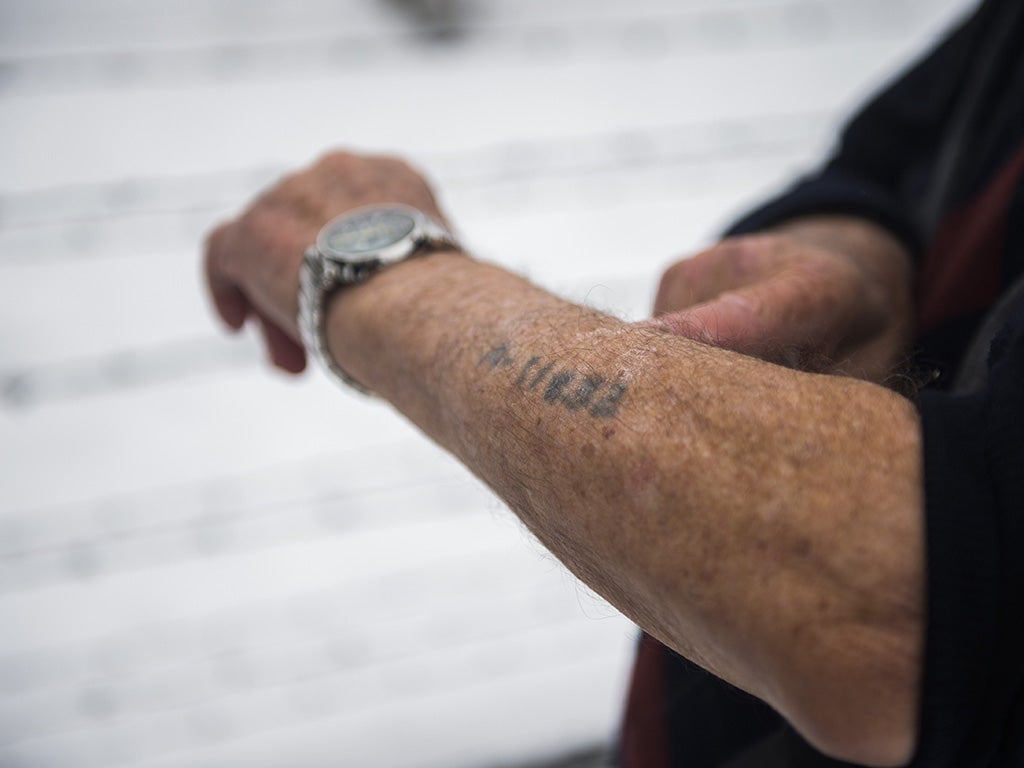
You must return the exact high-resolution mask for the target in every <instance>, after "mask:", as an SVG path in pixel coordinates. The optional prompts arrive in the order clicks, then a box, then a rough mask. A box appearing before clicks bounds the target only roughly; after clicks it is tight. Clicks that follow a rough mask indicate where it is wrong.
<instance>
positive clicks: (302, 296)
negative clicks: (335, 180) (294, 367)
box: [299, 246, 375, 397]
mask: <svg viewBox="0 0 1024 768" xmlns="http://www.w3.org/2000/svg"><path fill="white" fill-rule="evenodd" d="M351 267H352V265H350V264H345V265H341V264H337V263H335V262H333V261H329V260H327V259H324V258H323V257H322V256H321V255H320V253H319V252H318V251H317V249H316V246H311V247H309V248H307V249H306V252H305V253H304V254H303V257H302V268H301V269H300V270H299V318H300V322H299V332H300V333H301V334H302V343H303V344H304V345H305V347H306V349H307V350H311V351H312V352H313V354H314V355H315V356H316V358H317V359H318V360H319V361H320V362H321V363H322V364H323V366H324V367H325V368H326V369H327V370H328V372H329V373H331V374H332V375H333V376H334V377H335V378H336V379H337V380H338V381H340V382H341V383H343V384H345V385H346V386H349V387H351V388H352V389H354V390H356V391H357V392H360V393H362V394H364V395H368V396H370V397H374V396H375V395H374V392H373V391H372V390H370V389H368V388H367V387H364V386H363V385H362V384H361V383H359V382H358V381H357V380H356V379H354V378H353V377H352V376H350V375H349V374H348V373H347V372H346V371H345V369H344V368H342V367H341V366H340V365H338V364H337V363H336V362H335V360H334V356H333V355H331V352H330V350H329V349H328V347H327V318H326V304H327V297H328V295H329V294H331V293H333V292H334V291H335V290H337V289H338V288H340V287H342V286H345V285H354V284H356V283H359V282H362V281H363V280H365V279H366V278H367V277H369V275H370V274H372V272H373V270H355V269H352V268H351Z"/></svg>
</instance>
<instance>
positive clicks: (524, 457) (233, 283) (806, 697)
mask: <svg viewBox="0 0 1024 768" xmlns="http://www.w3.org/2000/svg"><path fill="white" fill-rule="evenodd" d="M384 201H394V202H402V203H409V204H413V205H416V206H417V207H420V208H421V209H424V210H426V211H427V212H429V213H433V214H435V215H437V212H436V209H434V207H433V205H434V204H433V200H432V198H431V197H430V193H429V190H428V189H427V187H426V185H425V184H423V182H422V181H421V180H420V179H419V177H417V176H416V175H415V174H414V173H412V172H411V171H409V170H408V169H406V168H404V166H401V165H400V164H396V163H394V162H393V161H387V160H371V159H362V158H358V157H354V156H350V155H334V156H331V157H328V158H327V159H326V160H325V161H323V162H321V163H320V164H318V165H317V166H315V167H314V168H313V169H311V170H310V171H308V172H306V173H304V174H300V175H298V176H295V177H292V178H291V179H289V180H287V181H286V182H284V183H283V184H282V185H280V186H279V187H278V188H276V189H275V190H272V191H271V192H269V193H267V194H265V195H264V196H263V197H262V198H260V200H259V201H257V203H256V204H255V205H254V207H253V208H251V209H250V210H249V212H248V213H247V214H246V215H245V216H243V217H242V218H241V219H240V220H238V221H236V222H234V223H232V224H230V225H227V226H226V227H224V228H222V229H221V230H219V231H218V232H217V233H215V234H214V236H213V237H212V238H211V241H210V249H209V256H208V276H209V279H210V283H211V287H212V290H213V294H214V298H215V302H216V304H217V306H218V308H219V310H220V312H221V315H222V316H223V317H224V319H225V320H226V321H227V322H228V323H229V324H231V325H233V326H235V327H238V326H240V325H241V324H242V322H244V320H245V318H246V317H247V316H250V315H253V314H256V315H258V316H259V317H260V318H261V319H262V321H263V324H264V327H265V329H267V336H268V343H269V345H270V347H271V349H272V354H273V357H274V359H275V360H276V361H277V362H278V364H279V365H281V366H282V367H284V368H286V369H291V370H294V369H298V368H301V366H302V355H301V351H300V350H299V349H298V347H297V345H296V344H295V343H294V339H295V338H297V335H296V331H295V320H294V318H295V312H296V303H295V292H296V288H297V271H298V262H299V258H300V256H301V253H302V251H303V248H304V247H305V246H306V245H307V244H308V243H309V242H310V241H311V240H312V239H313V238H314V237H315V235H316V232H317V230H318V229H319V227H320V225H322V224H323V223H324V222H325V221H326V220H327V219H328V218H330V217H331V216H332V215H334V214H337V213H340V212H342V211H344V210H347V209H349V208H352V207H355V206H356V205H359V204H364V203H373V202H384ZM327 339H328V344H329V348H330V352H331V354H332V355H333V356H334V358H335V360H336V361H337V362H338V363H339V364H340V365H341V366H342V367H343V368H344V369H346V370H347V371H348V372H349V373H350V374H352V375H353V376H354V377H355V378H356V379H357V380H359V381H361V382H363V383H364V384H366V385H367V386H369V387H370V388H372V389H373V390H375V391H376V392H378V393H379V394H381V395H382V396H383V397H385V398H386V399H387V400H389V401H390V402H391V403H392V404H393V405H394V406H395V407H396V408H397V409H398V410H400V411H401V412H402V413H403V414H405V415H406V416H407V417H408V418H409V419H411V420H412V421H413V422H414V423H415V424H416V425H417V426H419V427H420V428H421V429H422V430H423V431H424V432H425V433H426V434H427V435H429V436H430V437H431V438H432V439H434V440H435V441H436V442H438V443H439V444H440V445H442V446H443V447H445V448H446V449H447V450H449V451H451V452H452V453H453V454H455V455H456V456H457V457H458V458H459V459H460V460H462V461H463V462H464V463H465V464H466V465H467V466H468V467H469V468H470V469H471V470H472V471H473V472H475V473H476V474H477V475H478V476H480V477H481V478H482V479H483V480H484V481H485V482H487V483H488V484H489V485H490V486H491V487H492V488H494V490H495V491H496V492H497V493H498V494H499V495H500V496H501V497H502V498H503V499H505V500H506V501H507V502H508V504H509V506H510V507H511V508H512V509H513V511H514V512H515V513H516V514H517V515H519V517H520V518H521V519H522V520H523V521H524V522H525V524H526V525H527V526H528V527H529V528H530V529H531V530H532V531H533V532H534V533H535V534H536V535H537V537H538V538H539V539H540V540H541V541H542V542H543V543H544V544H545V545H546V546H547V547H548V548H549V549H550V550H551V551H552V552H554V553H555V554H556V555H557V556H558V557H559V558H560V559H561V560H562V561H563V562H564V563H565V564H566V565H567V566H568V567H569V568H570V569H572V570H573V571H574V572H575V573H576V574H577V575H579V576H580V578H582V579H583V580H584V581H585V582H586V583H587V584H589V585H590V586H591V587H593V588H594V589H595V590H597V591H598V592H600V593H601V594H602V595H604V596H605V597H606V598H607V599H608V600H610V601H611V602H612V603H613V604H615V605H616V606H617V607H618V608H620V609H621V610H622V611H623V612H624V613H625V614H626V615H628V616H630V617H631V618H632V619H634V620H635V621H636V622H637V623H638V624H639V625H640V626H641V627H643V628H644V629H645V630H647V631H648V632H650V633H651V634H652V635H654V636H655V637H657V638H658V639H660V640H662V641H663V642H664V643H666V644H667V645H669V646H671V647H672V648H674V649H675V650H677V651H678V652H680V653H681V654H683V655H684V656H686V657H688V658H690V659H692V660H694V661H696V662H697V663H699V664H701V665H702V666H704V667H706V668H707V669H709V670H711V671H712V672H714V673H715V674H717V675H719V676H721V677H723V678H724V679H726V680H728V681H730V682H732V683H733V684H735V685H737V686H738V687H740V688H743V689H744V690H747V691H749V692H751V693H753V694H754V695H756V696H759V697H760V698H762V699H764V700H765V701H767V702H769V703H770V704H771V705H773V706H774V707H775V708H776V709H778V710H779V712H781V713H782V714H783V715H784V716H785V717H787V718H788V719H789V720H790V721H791V722H792V723H793V725H794V726H795V727H796V728H797V729H798V730H799V731H800V732H801V733H802V734H803V735H804V736H805V737H806V738H807V739H808V740H809V741H810V742H811V743H813V744H815V745H816V746H817V747H819V748H820V749H822V750H823V751H825V752H827V753H830V754H833V755H836V756H838V757H841V758H844V759H848V760H855V761H858V762H866V763H871V764H878V765H896V764H899V763H902V762H905V761H907V760H908V759H909V758H910V756H911V754H912V751H913V746H914V739H915V725H916V707H917V697H918V683H919V680H918V678H919V665H920V655H921V644H922V626H923V601H924V598H923V589H924V588H923V569H924V564H923V560H924V556H923V541H922V540H923V531H922V525H923V524H922V498H921V495H922V491H921V485H922V480H921V452H920V446H919V440H920V437H919V434H920V433H919V424H918V419H917V415H916V412H915V410H914V408H913V407H912V406H911V404H910V403H908V402H907V401H905V400H903V399H901V398H899V397H898V396H896V395H894V394H893V393H891V392H889V391H888V390H885V389H883V388H881V387H878V386H874V385H871V384H867V383H864V382H862V381H857V380H853V379H847V378H839V377H829V376H822V375H813V374H808V373H801V372H797V371H794V370H790V369H787V368H783V367H780V366H776V365H772V364H769V363H765V362H762V361H759V360H756V359H753V358H751V357H746V356H743V355H740V354H737V353H735V352H731V351H726V350H721V349H716V348H714V347H711V346H708V345H705V344H701V343H699V342H696V341H693V340H691V339H688V338H685V337H681V336H677V335H674V334H672V333H666V332H663V331H659V330H656V329H652V328H650V327H646V326H643V325H635V324H629V323H625V322H622V321H620V320H617V319H615V318H613V317H609V316H607V315H604V314H601V313H599V312H595V311H593V310H590V309H586V308H583V307H580V306H578V305H575V304H572V303H569V302H566V301H564V300H562V299H559V298H557V297H555V296H552V295H551V294H549V293H547V292H546V291H544V290H542V289H539V288H537V287H536V286H534V285H532V284H530V283H529V282H527V281H525V280H523V279H522V278H520V277H518V276H516V275H514V274H511V273H509V272H507V271H505V270H503V269H499V268H497V267H494V266H490V265H487V264H483V263H480V262H478V261H475V260H473V259H471V258H469V257H467V256H465V255H462V254H458V253H454V252H439V253H435V254H432V255H429V256H426V257H423V258H416V259H412V260H410V261H407V262H404V263H402V264H400V265H398V266H396V267H394V268H391V269H388V270H386V271H384V272H382V273H380V274H378V275H376V276H374V277H372V278H371V279H370V280H369V281H368V282H367V283H364V284H362V285H359V286H357V287H352V288H347V289H344V290H343V291H341V292H340V293H339V294H338V295H337V296H336V297H335V298H334V299H333V301H332V302H331V303H330V306H329V312H328V317H327ZM424 545H425V546H429V542H425V544H424Z"/></svg>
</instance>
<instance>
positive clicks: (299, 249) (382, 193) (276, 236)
mask: <svg viewBox="0 0 1024 768" xmlns="http://www.w3.org/2000/svg"><path fill="white" fill-rule="evenodd" d="M378 203H404V204H405V205H410V206H412V207H414V208H418V209H419V210H421V211H423V212H424V213H426V214H428V215H430V216H432V217H435V218H437V219H438V220H439V221H444V217H443V216H442V215H441V212H440V211H439V210H438V207H437V202H436V201H435V199H434V195H433V193H432V192H431V189H430V186H429V185H428V184H427V182H426V181H425V180H424V179H423V177H422V176H421V175H420V174H419V173H417V172H416V171H415V170H413V169H412V168H410V167H409V166H408V165H406V164H405V163H404V162H402V161H401V160H397V159H394V158H390V157H366V156H361V155H355V154H351V153H348V152H331V153H329V154H327V155H325V156H324V157H322V158H321V159H320V160H319V161H317V162H316V163H314V164H313V165H312V166H310V167H309V168H307V169H305V170H303V171H301V172H299V173H295V174H293V175H290V176H287V177H285V178H284V179H282V180H281V181H280V182H278V183H277V184H276V185H274V186H273V187H271V188H270V189H268V190H267V191H265V192H264V193H263V194H261V195H260V196H259V197H257V198H256V199H255V200H254V201H253V203H252V204H251V205H250V206H249V208H248V209H247V210H246V211H245V212H243V213H242V214H241V215H240V216H239V217H238V218H236V219H234V220H232V221H229V222H226V223H224V224H222V225H220V226H219V227H217V228H216V229H215V230H214V231H213V232H212V233H211V234H210V235H209V237H208V238H207V240H206V252H205V270H206V282H207V287H208V288H209V291H210V296H211V298H212V301H213V305H214V307H215V308H216V310H217V313H218V314H219V315H220V317H221V319H223V321H224V322H225V323H226V324H227V325H228V327H230V328H231V329H233V330H238V329H240V328H241V327H242V326H243V325H244V324H245V322H246V320H247V319H251V320H254V321H256V322H258V323H259V324H260V327H261V330H262V334H263V338H264V340H265V342H266V346H267V351H268V354H269V356H270V359H271V361H272V362H273V363H274V365H276V366H277V367H278V368H281V369H282V370H285V371H289V372H292V373H297V372H299V371H301V370H303V368H305V365H306V354H305V351H304V350H303V347H302V344H301V340H300V337H299V331H298V324H297V315H298V289H299V264H300V263H301V261H302V254H303V252H304V251H305V250H306V248H307V247H309V246H310V245H311V244H313V243H314V242H315V241H316V236H317V234H318V233H319V231H320V229H321V227H323V225H324V224H326V223H327V222H328V221H329V220H330V219H332V218H334V217H335V216H337V215H339V214H342V213H344V212H345V211H348V210H352V209H354V208H358V207H360V206H363V205H372V204H378Z"/></svg>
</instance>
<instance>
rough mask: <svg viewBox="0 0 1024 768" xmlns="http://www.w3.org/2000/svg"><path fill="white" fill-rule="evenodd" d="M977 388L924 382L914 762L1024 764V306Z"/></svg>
mask: <svg viewBox="0 0 1024 768" xmlns="http://www.w3.org/2000/svg"><path fill="white" fill-rule="evenodd" d="M1017 310H1018V311H1017V314H1016V319H1015V322H1014V323H1012V324H1011V326H1010V327H1009V329H1004V331H1003V333H1002V334H1001V335H1000V336H999V337H997V340H996V342H995V343H994V344H993V347H992V353H991V357H990V373H989V382H988V384H987V386H986V388H985V389H983V390H982V391H981V392H980V393H978V394H976V395H970V396H954V395H949V394H944V393H937V392H933V393H925V394H924V395H923V396H922V398H921V401H920V414H921V420H922V425H923V444H924V470H925V478H926V480H925V502H926V508H927V510H928V514H927V521H926V527H927V551H928V560H929V567H928V584H927V590H928V594H929V595H932V596H935V595H940V596H941V600H929V603H928V608H927V610H928V619H927V632H926V637H927V640H926V647H925V653H924V656H925V658H924V680H923V688H922V699H921V700H922V705H921V706H922V709H921V715H920V725H919V739H918V743H919V746H918V754H917V756H916V757H915V759H914V762H913V763H912V766H914V768H947V767H948V768H973V767H974V766H986V768H988V767H990V766H992V767H994V766H1021V765H1024V306H1019V307H1018V308H1017Z"/></svg>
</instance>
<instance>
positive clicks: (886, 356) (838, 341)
mask: <svg viewBox="0 0 1024 768" xmlns="http://www.w3.org/2000/svg"><path fill="white" fill-rule="evenodd" d="M909 282H910V267H909V256H908V254H907V253H906V251H905V249H904V248H903V246H902V245H901V244H900V243H899V242H898V241H897V240H896V239H895V238H893V237H892V236H891V235H889V234H888V233H887V232H885V231H884V230H882V229H880V228H878V227H876V226H875V225H873V224H869V223H867V222H864V221H859V220H856V219H852V218H848V217H839V216H834V217H824V216H823V217H814V218H808V219H803V220H798V221H794V222H792V223H790V224H787V225H785V226H783V227H780V228H778V229H776V230H773V231H771V232H767V233H764V234H757V235H751V236H745V237H736V238H729V239H726V240H724V241H722V242H721V243H719V244H717V245H715V246H713V247H712V248H710V249H708V250H706V251H703V252H702V253H699V254H697V255H696V256H693V257H692V258H689V259H683V260H681V261H678V262H676V263H675V264H673V265H672V266H671V267H669V268H668V269H667V270H666V272H665V273H664V275H663V276H662V279H661V284H660V286H659V288H658V294H657V298H656V299H655V303H654V319H653V320H650V321H648V322H647V323H646V325H648V326H651V327H654V328H657V329H659V330H663V331H667V332H669V333H674V334H678V335H682V336H687V337H690V338H693V339H696V340H698V341H704V342H706V343H709V344H714V345H715V346H720V347H725V348H728V349H733V350H736V351H738V352H743V353H745V354H748V355H752V356H755V357H760V358H762V359H765V360H770V361H773V362H778V363H783V364H786V365H790V366H792V367H797V368H802V369H805V370H807V369H811V370H824V369H830V370H839V371H842V372H843V373H846V374H849V375H854V376H857V377H859V378H864V379H869V380H874V381H881V380H883V379H884V378H885V377H886V376H887V375H888V374H889V373H890V372H891V370H892V367H893V365H894V364H895V363H896V362H897V361H898V360H899V357H900V356H901V355H902V353H903V351H904V349H905V345H906V342H907V335H908V332H909V327H910V299H909Z"/></svg>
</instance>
